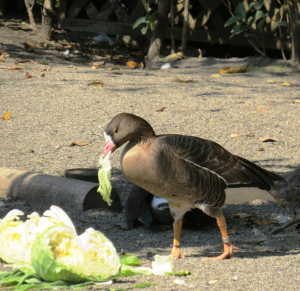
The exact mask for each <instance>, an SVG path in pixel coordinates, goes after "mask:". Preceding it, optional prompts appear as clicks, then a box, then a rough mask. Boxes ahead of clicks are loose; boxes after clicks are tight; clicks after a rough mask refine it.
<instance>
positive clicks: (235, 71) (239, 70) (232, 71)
mask: <svg viewBox="0 0 300 291" xmlns="http://www.w3.org/2000/svg"><path fill="white" fill-rule="evenodd" d="M247 69H248V67H242V68H233V67H230V68H225V69H219V72H220V73H221V74H224V73H228V74H238V73H244V72H246V71H247Z"/></svg>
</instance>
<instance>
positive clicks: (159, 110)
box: [156, 106, 167, 112]
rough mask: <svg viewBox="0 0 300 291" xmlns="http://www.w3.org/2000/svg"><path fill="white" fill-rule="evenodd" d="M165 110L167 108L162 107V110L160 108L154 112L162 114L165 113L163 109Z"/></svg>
mask: <svg viewBox="0 0 300 291" xmlns="http://www.w3.org/2000/svg"><path fill="white" fill-rule="evenodd" d="M166 108H167V106H165V107H162V108H160V109H158V110H156V112H163V111H165V109H166Z"/></svg>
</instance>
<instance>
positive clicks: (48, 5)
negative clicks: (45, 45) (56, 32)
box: [39, 0, 55, 40]
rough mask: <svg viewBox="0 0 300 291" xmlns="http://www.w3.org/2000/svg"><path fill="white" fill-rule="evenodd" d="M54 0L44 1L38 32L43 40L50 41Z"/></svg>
mask: <svg viewBox="0 0 300 291" xmlns="http://www.w3.org/2000/svg"><path fill="white" fill-rule="evenodd" d="M54 5H55V0H45V2H44V7H43V10H42V26H41V29H40V31H39V34H40V35H41V37H42V38H43V39H45V40H51V39H52V24H53V19H54V15H55V12H54Z"/></svg>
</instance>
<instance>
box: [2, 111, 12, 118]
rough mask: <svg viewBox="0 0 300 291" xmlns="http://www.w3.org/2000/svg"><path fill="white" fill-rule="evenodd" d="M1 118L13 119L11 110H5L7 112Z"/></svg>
mask: <svg viewBox="0 0 300 291" xmlns="http://www.w3.org/2000/svg"><path fill="white" fill-rule="evenodd" d="M1 119H4V120H10V119H11V116H10V112H5V114H4V115H3V116H2V117H1Z"/></svg>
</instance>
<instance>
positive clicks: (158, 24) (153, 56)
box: [146, 0, 170, 67]
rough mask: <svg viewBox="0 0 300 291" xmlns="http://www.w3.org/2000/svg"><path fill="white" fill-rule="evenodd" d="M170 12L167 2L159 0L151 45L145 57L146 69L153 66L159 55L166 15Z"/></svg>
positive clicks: (168, 2) (166, 19)
mask: <svg viewBox="0 0 300 291" xmlns="http://www.w3.org/2000/svg"><path fill="white" fill-rule="evenodd" d="M169 11H170V1H169V0H159V1H158V8H157V14H156V20H155V21H154V23H153V26H152V37H151V44H150V47H149V50H148V55H147V57H146V63H147V67H151V66H153V65H154V64H155V63H156V62H157V61H158V57H159V55H160V50H161V47H162V44H163V40H164V35H165V29H166V26H167V21H168V13H169Z"/></svg>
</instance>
